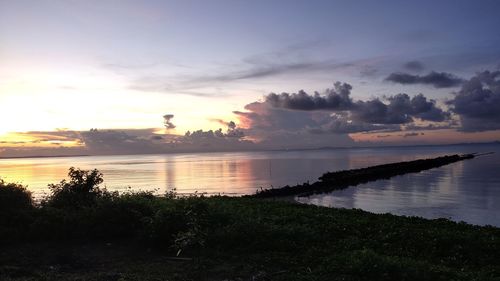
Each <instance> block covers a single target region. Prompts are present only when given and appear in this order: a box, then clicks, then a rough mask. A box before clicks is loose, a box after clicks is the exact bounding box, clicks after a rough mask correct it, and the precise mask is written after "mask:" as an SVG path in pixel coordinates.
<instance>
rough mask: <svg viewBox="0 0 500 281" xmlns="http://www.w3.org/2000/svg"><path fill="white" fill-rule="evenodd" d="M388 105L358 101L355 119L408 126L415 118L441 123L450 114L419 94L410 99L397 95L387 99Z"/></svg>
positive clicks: (380, 102)
mask: <svg viewBox="0 0 500 281" xmlns="http://www.w3.org/2000/svg"><path fill="white" fill-rule="evenodd" d="M386 99H387V101H389V103H388V104H386V103H383V102H382V101H381V100H380V99H378V98H376V99H372V100H369V101H357V102H356V106H355V108H354V109H353V110H352V114H353V117H354V119H356V120H358V121H363V122H367V123H375V124H406V123H410V122H412V121H414V119H415V118H418V119H422V120H425V121H432V122H441V121H445V120H447V119H448V118H449V117H450V114H449V113H448V112H446V111H443V110H442V109H441V108H439V107H437V106H436V102H435V101H434V100H429V99H427V98H426V97H425V96H424V95H422V94H418V95H416V96H413V97H412V98H410V96H408V95H407V94H397V95H394V96H389V97H387V98H386Z"/></svg>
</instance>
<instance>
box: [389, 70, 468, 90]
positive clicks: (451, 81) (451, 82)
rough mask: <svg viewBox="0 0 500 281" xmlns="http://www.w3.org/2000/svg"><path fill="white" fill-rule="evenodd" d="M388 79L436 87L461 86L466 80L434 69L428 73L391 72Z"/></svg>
mask: <svg viewBox="0 0 500 281" xmlns="http://www.w3.org/2000/svg"><path fill="white" fill-rule="evenodd" d="M385 80H386V81H390V82H394V83H398V84H403V85H410V84H424V85H431V86H433V87H434V88H450V87H456V86H459V85H460V84H461V83H462V82H463V81H464V80H463V79H461V78H459V77H457V76H455V75H453V74H451V73H447V72H435V71H432V72H430V73H429V74H427V75H413V74H408V73H403V72H395V73H391V74H390V75H389V76H388V77H387V78H385Z"/></svg>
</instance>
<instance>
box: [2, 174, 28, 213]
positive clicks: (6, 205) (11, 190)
mask: <svg viewBox="0 0 500 281" xmlns="http://www.w3.org/2000/svg"><path fill="white" fill-rule="evenodd" d="M32 207H33V199H32V197H31V192H29V191H28V190H27V189H26V188H25V187H24V186H22V185H20V184H16V183H6V182H5V181H4V180H3V179H0V212H2V213H3V212H7V211H10V210H20V209H23V210H25V209H31V208H32Z"/></svg>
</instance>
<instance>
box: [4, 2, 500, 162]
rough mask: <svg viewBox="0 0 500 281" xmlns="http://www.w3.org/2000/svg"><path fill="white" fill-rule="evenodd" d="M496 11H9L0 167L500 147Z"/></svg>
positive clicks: (45, 6) (291, 5)
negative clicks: (178, 156)
mask: <svg viewBox="0 0 500 281" xmlns="http://www.w3.org/2000/svg"><path fill="white" fill-rule="evenodd" d="M499 11H500V2H499V1H488V0H482V1H458V0H455V1H385V0H382V1H319V0H318V1H292V0H287V1H276V0H274V1H273V0H267V1H258V0H257V1H236V0H235V1H219V0H213V1H191V0H185V1H153V0H145V1H139V0H134V1H132V0H120V1H118V0H116V1H114V0H107V1H102V0H100V1H93V0H64V1H63V0H59V1H58V0H0V62H1V63H0V106H1V109H0V120H2V121H1V122H0V157H10V156H40V155H76V154H128V153H166V152H189V151H221V150H223V151H226V150H254V149H291V148H315V147H346V146H348V147H350V146H374V145H414V144H444V143H457V142H485V141H495V140H500V32H498V27H499V26H500V17H498V12H499Z"/></svg>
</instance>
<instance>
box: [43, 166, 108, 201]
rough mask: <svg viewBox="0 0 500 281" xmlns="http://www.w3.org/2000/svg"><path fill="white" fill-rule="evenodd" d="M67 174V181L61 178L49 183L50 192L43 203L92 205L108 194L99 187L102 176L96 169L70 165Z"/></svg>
mask: <svg viewBox="0 0 500 281" xmlns="http://www.w3.org/2000/svg"><path fill="white" fill-rule="evenodd" d="M68 176H69V178H70V179H69V181H66V180H62V181H61V182H60V183H58V184H49V188H50V190H51V192H52V194H51V195H50V196H49V197H48V198H47V199H46V200H45V201H44V205H48V206H51V207H55V208H73V209H78V208H82V207H89V206H92V205H94V204H95V203H96V202H97V199H99V198H101V197H104V196H109V195H110V193H108V192H107V191H106V189H101V188H100V187H99V185H100V184H101V183H102V182H103V177H102V173H101V172H99V171H98V170H96V169H94V170H91V171H88V170H81V169H78V168H74V167H71V168H69V172H68Z"/></svg>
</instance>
